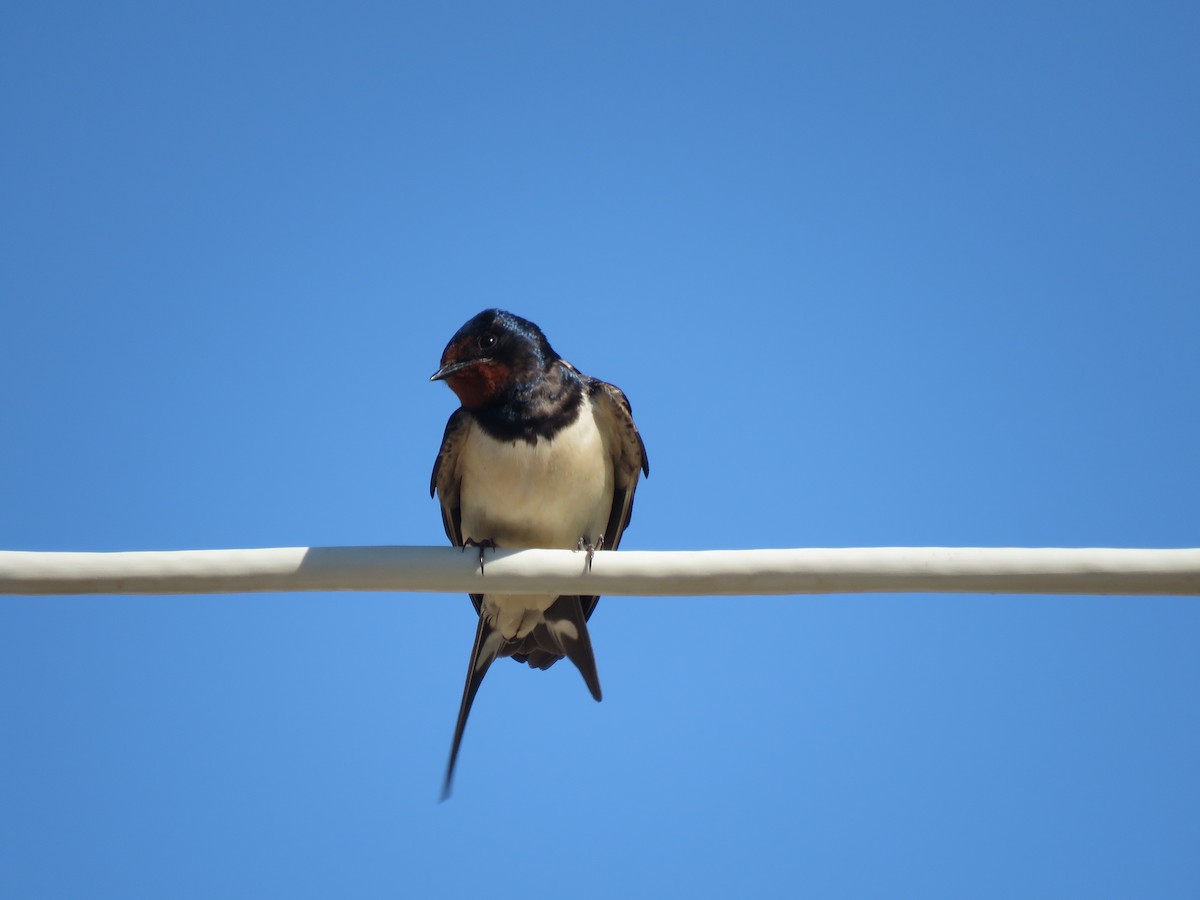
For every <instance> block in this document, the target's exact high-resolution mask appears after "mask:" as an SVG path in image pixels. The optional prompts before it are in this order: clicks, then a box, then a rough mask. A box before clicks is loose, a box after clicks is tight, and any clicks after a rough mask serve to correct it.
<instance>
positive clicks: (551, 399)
mask: <svg viewBox="0 0 1200 900" xmlns="http://www.w3.org/2000/svg"><path fill="white" fill-rule="evenodd" d="M430 381H445V382H446V383H447V384H448V385H449V386H450V389H451V390H453V391H454V393H455V394H457V395H458V399H459V400H460V401H461V403H462V406H461V407H460V408H459V409H457V410H455V412H454V414H453V415H452V416H450V421H449V422H448V423H447V424H446V433H445V435H444V436H443V438H442V447H441V450H440V451H439V452H438V456H437V461H436V462H435V463H434V466H433V478H432V479H431V480H430V484H429V494H430V496H433V495H434V493H436V494H437V496H438V499H439V500H440V502H441V506H442V523H443V524H444V525H445V528H446V536H447V537H448V538H450V542H451V543H452V544H454V546H456V547H463V548H464V549H465V548H466V547H469V546H473V547H478V548H479V563H480V566H481V567H482V566H483V562H484V560H483V553H484V549H485V548H487V547H506V548H518V547H540V548H545V549H555V548H561V549H569V550H574V549H580V550H582V549H586V550H587V552H588V562H589V565H590V562H591V558H592V552H593V550H595V549H600V548H605V549H609V550H615V549H617V546H618V544H620V542H621V534H622V532H623V531H624V530H625V526H626V525H628V524H629V516H630V512H631V511H632V509H633V494H634V490H635V489H636V488H637V482H638V471H639V469H640V470H641V471H643V472H645V473H646V474H647V475H649V474H650V464H649V462H648V461H647V459H646V448H645V446H644V445H643V444H642V438H641V436H640V435H639V434H638V430H637V428H636V426H634V424H633V416H632V413H631V412H630V408H629V401H628V400H626V399H625V395H624V394H623V393H621V391H620V390H619V389H618V388H616V387H614V386H613V385H611V384H606V383H605V382H603V381H600V380H598V379H596V378H591V377H589V376H587V375H584V374H583V373H581V372H580V371H579V370H578V369H576V368H575V367H574V366H573V365H571V364H570V363H569V362H567V361H566V360H565V359H563V358H562V357H560V356H559V355H558V354H557V353H555V352H554V349H553V348H552V347H551V346H550V342H549V341H547V340H546V336H545V335H544V334H542V331H541V329H540V328H538V327H537V326H536V325H534V324H533V323H532V322H530V321H528V320H526V319H522V318H520V317H519V316H514V315H513V314H512V313H508V312H504V311H503V310H499V309H487V310H484V311H483V312H481V313H480V314H479V315H477V316H475V317H474V318H473V319H471V320H470V321H469V322H467V323H466V324H465V325H463V327H462V328H460V329H459V330H458V332H457V333H456V334H455V335H454V337H452V338H451V339H450V343H449V344H447V345H446V349H445V350H444V351H443V353H442V362H441V368H439V369H438V370H437V371H436V372H434V373H433V375H432V376H430ZM470 596H471V602H472V603H473V604H474V605H475V610H476V612H478V613H479V625H478V628H477V629H476V632H475V646H474V648H473V649H472V650H471V661H470V665H469V666H468V668H467V683H466V686H465V687H464V689H463V697H462V705H461V706H460V708H459V711H458V724H457V725H456V726H455V729H454V741H453V743H452V744H451V747H450V761H449V764H448V765H447V767H446V780H445V783H444V785H443V790H442V799H445V798H446V797H448V796H449V794H450V784H451V781H452V780H453V778H454V763H455V760H456V759H457V758H458V749H459V745H460V744H461V743H462V736H463V729H464V728H465V727H466V724H467V716H468V715H470V712H471V703H472V702H473V701H474V699H475V694H476V693H477V692H478V690H479V685H480V684H481V683H482V681H483V677H484V675H486V674H487V670H488V668H489V667H490V666H491V664H492V662H493V661H495V660H496V659H497V658H499V657H501V656H511V657H512V658H513V659H515V660H516V661H517V662H521V663H529V665H530V666H531V667H532V668H535V669H548V668H550V666H552V665H554V663H556V662H558V661H559V660H560V659H562V658H563V657H564V656H565V657H567V658H568V659H570V660H571V662H573V663H574V664H575V666H576V668H578V669H579V672H580V674H581V675H583V680H584V682H586V684H587V686H588V690H589V691H591V693H592V696H593V697H595V698H596V700H599V699H600V679H599V677H598V676H597V674H596V661H595V658H594V657H593V655H592V642H591V639H590V638H589V636H588V630H587V624H586V623H587V619H588V618H589V617H590V616H591V614H592V612H593V610H595V608H596V601H597V600H599V599H600V598H599V597H580V596H575V595H570V596H562V597H556V596H553V595H548V596H535V595H519V594H471V595H470Z"/></svg>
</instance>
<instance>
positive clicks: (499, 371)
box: [429, 309, 558, 409]
mask: <svg viewBox="0 0 1200 900" xmlns="http://www.w3.org/2000/svg"><path fill="white" fill-rule="evenodd" d="M557 359H558V354H556V353H555V352H554V350H553V348H551V346H550V342H549V341H547V340H546V336H545V335H544V334H542V330H541V329H540V328H538V327H537V326H536V325H534V324H533V323H532V322H530V321H529V320H528V319H522V318H521V317H520V316H514V315H513V314H512V313H509V312H505V311H504V310H502V309H485V310H484V311H483V312H481V313H480V314H479V315H477V316H475V317H474V318H473V319H471V320H470V321H469V322H467V324H465V325H464V326H463V327H462V328H460V329H458V331H457V332H456V333H455V335H454V337H452V338H450V343H448V344H447V345H446V349H445V350H443V351H442V367H441V368H440V369H438V370H437V371H436V372H434V373H433V374H432V375H431V376H429V380H430V381H445V382H446V384H448V385H450V390H452V391H454V393H455V394H457V395H458V399H459V400H460V401H461V402H462V405H463V406H464V407H466V408H467V409H481V408H482V407H485V406H487V405H489V404H491V403H496V402H500V401H502V400H503V398H504V396H505V395H506V394H507V393H508V392H509V391H511V390H513V389H515V388H518V387H520V386H521V385H524V384H528V383H530V382H532V381H534V380H536V379H537V377H538V376H539V375H540V374H541V373H543V372H545V371H546V369H547V368H548V367H549V366H550V364H551V363H553V362H554V361H555V360H557Z"/></svg>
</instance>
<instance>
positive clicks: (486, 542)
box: [462, 538, 496, 575]
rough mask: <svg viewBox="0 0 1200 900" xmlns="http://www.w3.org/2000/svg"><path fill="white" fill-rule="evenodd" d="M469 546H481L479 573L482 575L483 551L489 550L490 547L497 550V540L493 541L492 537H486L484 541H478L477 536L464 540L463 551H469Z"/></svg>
mask: <svg viewBox="0 0 1200 900" xmlns="http://www.w3.org/2000/svg"><path fill="white" fill-rule="evenodd" d="M468 547H478V548H479V574H480V575H482V574H483V551H484V550H487V549H488V548H489V547H490V548H491V549H492V551H493V552H495V550H496V542H495V541H493V540H492V539H491V538H484V539H483V540H482V541H477V540H475V538H467V539H466V540H465V541H463V545H462V549H463V553H466V552H467V548H468Z"/></svg>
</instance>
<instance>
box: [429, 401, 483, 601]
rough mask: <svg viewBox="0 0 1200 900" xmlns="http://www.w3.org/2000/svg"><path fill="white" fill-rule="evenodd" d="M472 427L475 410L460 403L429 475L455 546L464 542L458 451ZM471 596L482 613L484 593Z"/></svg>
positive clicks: (431, 492) (430, 487)
mask: <svg viewBox="0 0 1200 900" xmlns="http://www.w3.org/2000/svg"><path fill="white" fill-rule="evenodd" d="M470 428H471V414H470V413H468V412H467V411H466V410H465V409H463V408H462V407H459V408H458V409H456V410H455V411H454V414H453V415H452V416H450V421H448V422H447V423H446V433H445V434H444V435H442V447H441V449H440V450H438V455H437V459H436V460H434V462H433V475H432V476H430V478H429V496H430V497H432V496H434V495H435V494H436V495H437V498H438V501H439V502H440V503H441V507H442V527H444V528H445V529H446V537H448V538H449V539H450V543H451V544H453V545H454V546H455V547H461V546H462V545H463V534H462V501H461V497H460V494H461V491H460V488H461V487H462V473H461V472H460V471H459V468H458V455H459V452H460V451H461V450H462V445H463V441H464V440H465V439H466V436H467V432H468V431H469V430H470ZM470 597H471V602H472V603H473V604H474V605H475V612H477V613H478V612H479V610H480V609H481V608H482V607H483V595H482V594H471V595H470Z"/></svg>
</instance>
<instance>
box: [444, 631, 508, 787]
mask: <svg viewBox="0 0 1200 900" xmlns="http://www.w3.org/2000/svg"><path fill="white" fill-rule="evenodd" d="M503 644H504V638H503V637H501V635H500V632H498V631H497V630H496V629H494V628H493V627H492V625H491V623H490V622H488V620H487V616H483V615H481V616H480V617H479V625H478V627H477V628H476V629H475V646H474V647H472V648H471V662H470V664H469V665H468V667H467V683H466V685H465V686H464V687H463V696H462V703H460V704H459V707H458V722H457V724H455V726H454V741H453V742H452V743H451V744H450V762H449V763H447V765H446V780H445V781H444V782H443V783H442V799H443V800H445V799H447V798H448V797H449V796H450V784H451V782H453V781H454V764H455V763H456V762H458V748H459V746H461V744H462V739H463V731H464V730H466V727H467V717H468V716H469V715H471V704H472V703H474V702H475V695H476V694H477V693H479V686H480V685H481V684H483V676H485V675H486V674H487V671H488V669H490V668H491V666H492V663H493V662H495V661H496V657H497V656H499V655H500V651H501V648H502V646H503Z"/></svg>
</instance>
